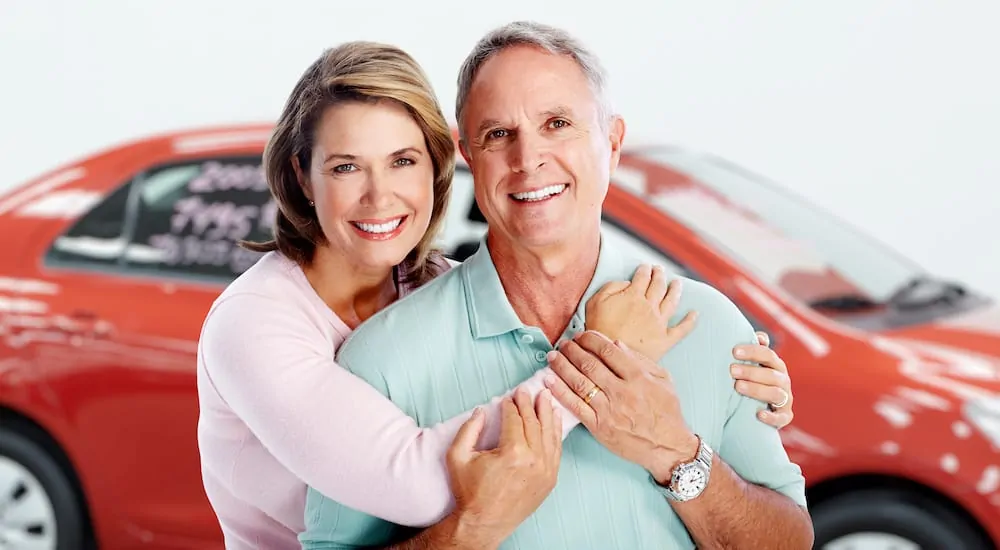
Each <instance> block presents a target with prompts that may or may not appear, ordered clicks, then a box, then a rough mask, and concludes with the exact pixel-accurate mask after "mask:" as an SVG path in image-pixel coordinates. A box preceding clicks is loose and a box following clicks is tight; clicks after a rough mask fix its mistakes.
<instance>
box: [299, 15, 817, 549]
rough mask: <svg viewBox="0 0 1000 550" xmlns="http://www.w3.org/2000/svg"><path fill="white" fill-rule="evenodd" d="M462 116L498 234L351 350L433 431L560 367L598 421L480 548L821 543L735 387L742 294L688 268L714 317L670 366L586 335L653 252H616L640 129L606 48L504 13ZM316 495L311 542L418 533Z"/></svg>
mask: <svg viewBox="0 0 1000 550" xmlns="http://www.w3.org/2000/svg"><path fill="white" fill-rule="evenodd" d="M456 110H457V118H458V123H459V129H460V133H461V150H462V154H463V156H464V157H465V159H466V160H467V162H468V163H469V166H470V167H471V170H472V173H473V176H474V181H475V195H476V201H477V203H478V204H479V206H480V209H481V210H482V211H483V214H484V216H485V217H486V219H487V221H488V222H489V229H488V232H487V235H486V237H485V238H484V241H483V246H481V247H480V249H479V251H478V252H477V253H476V254H475V255H474V256H472V257H471V258H470V259H469V260H467V261H466V262H465V263H464V264H462V265H461V266H458V267H456V268H454V269H452V270H451V271H450V272H449V273H447V274H445V275H443V276H441V277H440V278H438V279H437V280H436V281H434V282H432V283H430V284H428V285H427V286H426V287H424V288H423V289H421V290H420V291H418V292H415V293H414V294H412V295H411V296H410V297H409V298H407V299H406V300H403V301H401V302H399V303H397V304H396V305H394V306H392V307H390V308H388V309H387V310H385V311H384V312H382V313H380V314H378V315H376V316H375V317H373V318H372V319H371V320H369V321H368V323H366V324H365V325H363V326H361V327H360V328H359V329H358V330H357V331H356V332H355V333H354V335H353V336H352V338H351V339H350V340H348V342H347V343H346V344H345V345H344V347H343V348H342V349H341V352H340V356H339V359H340V362H341V364H342V365H344V366H345V367H346V368H348V369H350V370H351V371H353V372H354V373H356V374H358V375H359V376H361V377H363V378H365V379H366V380H368V382H369V383H371V384H372V385H374V386H375V387H376V388H378V389H379V390H380V391H382V392H383V393H384V394H386V395H388V396H389V397H390V398H391V399H392V400H393V401H394V402H395V403H397V404H398V405H399V406H400V407H402V408H403V409H404V410H405V411H407V412H408V413H409V414H411V415H412V416H414V417H415V418H417V420H418V421H419V422H420V423H421V424H424V425H426V424H430V423H434V422H438V421H440V420H442V419H446V418H448V417H450V416H453V415H455V414H458V413H460V412H462V411H464V410H467V409H469V408H471V407H473V406H475V405H478V404H480V403H484V402H486V401H488V400H489V399H490V398H491V397H492V396H494V395H497V394H500V393H504V392H505V391H507V389H508V388H510V387H512V386H513V385H515V384H516V383H518V382H519V381H520V380H522V379H525V378H527V377H528V376H530V375H531V374H532V373H533V372H534V371H535V370H536V369H538V368H540V367H542V366H545V365H547V364H550V365H551V366H552V368H553V369H554V370H555V371H556V372H557V373H558V374H559V377H553V379H552V380H551V381H550V387H551V389H552V391H553V393H554V394H555V395H556V396H557V398H558V399H559V400H560V401H561V402H562V403H563V404H564V405H565V406H566V407H568V408H569V409H570V410H571V411H573V412H574V413H575V414H576V415H577V417H578V418H579V419H580V420H581V421H582V422H583V424H584V425H585V426H586V428H587V429H581V428H577V429H575V430H574V431H573V432H571V433H570V434H569V436H568V437H567V438H566V439H565V442H564V445H563V449H562V456H561V459H562V460H561V462H560V465H559V471H558V481H557V482H556V483H555V485H554V488H553V489H552V490H551V492H550V493H549V494H548V497H547V498H545V499H544V501H542V502H541V504H540V505H538V506H537V509H535V510H534V512H531V510H526V511H524V512H523V513H524V514H525V515H527V514H529V513H530V515H529V516H528V517H527V518H526V519H525V520H524V521H523V523H520V525H519V526H516V528H514V527H513V526H511V527H510V532H505V531H504V529H503V528H499V527H496V526H493V525H490V524H489V522H486V523H480V524H477V525H476V526H475V528H476V529H478V530H479V533H477V537H473V538H471V539H470V538H466V539H465V543H466V544H468V543H469V541H470V540H475V541H476V542H474V543H472V544H473V545H474V546H475V547H497V546H501V547H504V548H524V549H536V548H537V549H543V548H546V549H551V548H595V549H610V548H621V549H628V550H632V549H639V548H658V549H662V548H692V547H694V546H695V545H697V546H698V547H703V548H754V549H756V548H768V549H773V548H809V547H810V546H811V544H812V528H811V523H810V520H809V516H808V514H807V512H806V510H805V505H806V503H805V496H804V491H805V489H804V480H803V478H802V475H801V472H800V470H799V468H798V467H797V466H796V465H795V464H793V463H791V462H790V461H789V459H788V456H787V455H786V453H785V451H784V449H783V447H782V444H781V441H780V438H779V436H778V433H777V431H776V430H775V429H774V428H772V427H769V426H767V425H765V424H764V423H762V422H760V421H759V420H758V419H757V416H756V415H757V413H758V411H759V409H760V408H762V405H761V403H759V402H757V401H754V400H751V399H749V398H746V397H744V396H741V395H740V394H738V393H736V392H735V391H734V388H733V381H732V378H731V377H730V371H729V364H730V362H731V360H730V355H729V353H730V350H731V349H732V347H733V346H736V345H737V344H743V343H752V342H754V341H755V336H754V332H753V329H752V328H751V326H750V324H749V322H748V321H747V320H746V319H745V318H744V317H743V315H742V314H741V313H740V311H739V310H738V309H737V308H736V307H735V306H734V305H733V304H732V303H731V302H730V301H729V300H728V299H726V298H725V297H724V296H723V295H722V294H721V293H719V292H717V291H715V290H714V289H712V288H710V287H708V286H706V285H704V284H700V283H697V282H695V281H687V282H685V290H684V294H683V296H682V298H681V300H682V301H681V304H680V307H679V311H686V310H695V311H697V312H698V313H699V322H698V327H697V328H696V329H695V330H694V331H693V332H692V333H691V334H690V335H688V336H687V337H686V338H685V339H684V340H683V341H681V342H680V343H679V344H678V345H677V346H676V347H674V348H673V349H672V350H671V351H670V352H668V353H667V355H666V356H665V357H664V358H663V359H662V360H661V361H660V364H659V365H657V364H655V363H653V362H652V361H649V360H648V359H645V358H643V357H642V356H640V355H638V354H635V353H632V352H630V351H629V350H627V349H625V348H624V347H623V346H620V345H616V344H615V343H612V342H610V341H608V340H607V339H605V338H603V337H601V336H600V335H598V334H596V333H593V332H581V331H582V330H583V329H584V328H585V327H584V320H585V314H586V312H585V310H584V306H585V304H586V302H587V300H588V299H589V298H590V297H591V296H593V295H594V293H595V292H596V291H597V290H598V289H599V288H600V287H601V286H602V285H603V284H604V283H607V282H609V281H613V280H623V279H629V278H631V276H632V272H633V270H634V269H635V268H636V266H637V265H638V264H639V263H640V262H639V261H638V260H637V259H636V258H631V257H628V256H626V255H625V254H624V253H621V252H619V251H615V250H612V249H610V248H609V247H606V246H602V243H603V239H602V236H601V207H602V203H603V201H604V198H605V194H606V193H607V190H608V185H609V180H610V176H611V174H612V173H613V171H614V169H615V167H616V166H617V163H618V160H619V155H620V153H621V144H622V139H623V136H624V133H625V125H624V122H623V120H622V119H621V118H620V117H617V116H614V115H613V114H612V111H611V108H610V102H609V101H608V98H607V95H606V92H605V89H604V77H603V75H602V71H601V68H600V66H599V63H598V62H597V60H596V58H595V57H594V56H593V55H591V54H590V53H589V52H587V51H586V50H585V49H584V48H582V47H581V46H580V45H578V44H577V43H576V41H575V40H573V39H572V38H571V37H569V36H568V35H566V34H565V33H564V32H562V31H559V30H557V29H553V28H551V27H546V26H542V25H535V24H529V23H513V24H510V25H507V26H505V27H503V28H500V29H498V30H496V31H494V32H492V33H490V34H489V35H487V36H486V37H485V38H483V39H482V40H481V41H480V42H479V44H478V45H477V46H476V48H475V49H474V51H473V52H472V53H471V54H470V55H469V57H468V58H467V60H466V62H465V64H464V65H463V67H462V70H461V73H460V77H459V92H458V101H457V106H456ZM404 359H405V360H404ZM463 364H464V365H468V368H466V369H459V370H458V371H456V369H455V367H454V365H463ZM544 458H545V457H544V456H543V457H541V458H539V460H543V459H544ZM497 490H500V489H499V488H498V489H497ZM539 500H540V499H539ZM534 502H536V501H532V507H533V506H535V504H534ZM309 508H310V511H309V513H308V514H307V524H308V531H307V533H306V534H305V536H304V537H303V540H304V541H309V542H308V544H307V547H311V548H353V547H361V546H385V545H388V544H392V543H397V542H398V541H400V540H402V539H405V538H406V537H407V536H408V535H410V533H407V532H405V531H404V530H402V529H400V528H397V527H395V526H392V525H390V524H387V523H386V522H383V521H381V520H377V519H375V518H371V517H368V516H365V515H363V514H360V513H357V512H355V511H352V510H348V509H345V508H343V507H341V506H339V505H338V504H336V503H334V502H331V501H328V500H325V499H324V498H323V497H322V495H317V494H315V493H313V494H311V495H310V504H309ZM508 519H509V518H508ZM518 520H520V518H518ZM432 530H433V528H432V529H429V530H428V531H432ZM319 533H325V535H322V536H320V535H318V534H319ZM452 533H453V534H454V533H455V531H452ZM489 535H495V536H496V537H499V538H494V539H491V538H490V536H489ZM324 536H325V537H326V540H320V539H321V538H323V537H324ZM462 536H468V533H465V534H464V535H462ZM458 538H460V535H458V534H456V535H455V540H451V541H447V540H444V539H442V538H441V537H440V536H439V537H437V538H433V540H432V537H431V536H430V535H429V534H428V535H427V536H424V537H422V538H421V537H417V538H415V539H412V540H410V541H407V542H405V543H401V544H399V545H398V546H393V547H392V548H441V547H446V548H458V547H463V546H462V545H461V544H459V543H458V542H456V540H457V539H458ZM435 541H436V542H435ZM449 543H450V544H451V545H449ZM435 544H440V545H441V546H435Z"/></svg>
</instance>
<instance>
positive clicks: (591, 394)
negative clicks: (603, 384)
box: [583, 384, 601, 405]
mask: <svg viewBox="0 0 1000 550" xmlns="http://www.w3.org/2000/svg"><path fill="white" fill-rule="evenodd" d="M599 391H601V388H598V387H597V384H594V387H593V388H590V391H589V392H587V395H585V396H583V402H584V403H586V404H588V405H589V404H590V400H591V399H593V398H594V396H595V395H597V392H599Z"/></svg>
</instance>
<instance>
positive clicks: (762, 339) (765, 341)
mask: <svg viewBox="0 0 1000 550" xmlns="http://www.w3.org/2000/svg"><path fill="white" fill-rule="evenodd" d="M756 334H757V343H758V344H760V345H762V346H765V347H770V346H771V337H770V336H768V335H767V333H766V332H764V331H763V330H758V331H757V333H756Z"/></svg>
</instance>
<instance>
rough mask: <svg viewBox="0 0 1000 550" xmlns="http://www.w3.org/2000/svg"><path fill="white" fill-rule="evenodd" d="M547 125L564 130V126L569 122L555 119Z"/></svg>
mask: <svg viewBox="0 0 1000 550" xmlns="http://www.w3.org/2000/svg"><path fill="white" fill-rule="evenodd" d="M549 125H550V126H552V127H553V128H557V129H558V128H565V127H566V126H569V122H566V121H565V120H563V119H561V118H557V119H556V120H553V121H552V122H550V123H549Z"/></svg>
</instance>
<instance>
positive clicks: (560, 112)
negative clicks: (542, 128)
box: [541, 105, 573, 118]
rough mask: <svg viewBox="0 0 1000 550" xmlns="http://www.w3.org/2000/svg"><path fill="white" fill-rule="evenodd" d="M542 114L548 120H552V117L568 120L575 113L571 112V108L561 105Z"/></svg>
mask: <svg viewBox="0 0 1000 550" xmlns="http://www.w3.org/2000/svg"><path fill="white" fill-rule="evenodd" d="M541 114H542V116H544V117H546V118H551V117H567V118H570V116H571V115H572V114H573V112H572V111H570V110H569V107H565V106H562V105H560V106H558V107H553V108H551V109H546V110H544V111H542V113H541Z"/></svg>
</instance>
